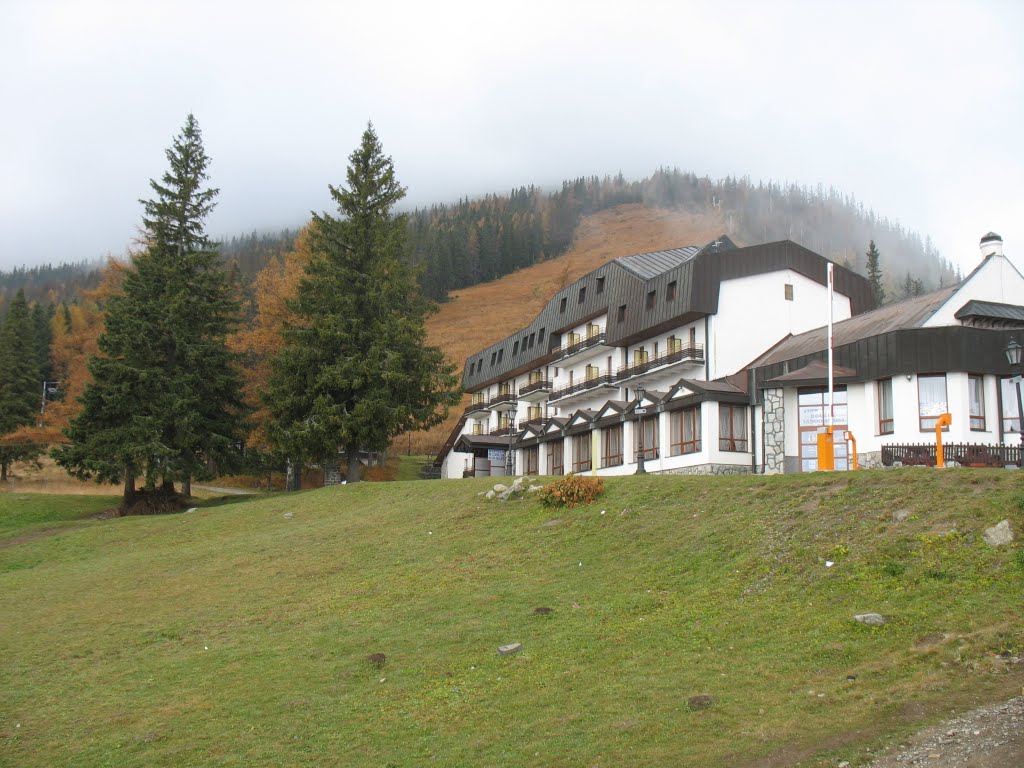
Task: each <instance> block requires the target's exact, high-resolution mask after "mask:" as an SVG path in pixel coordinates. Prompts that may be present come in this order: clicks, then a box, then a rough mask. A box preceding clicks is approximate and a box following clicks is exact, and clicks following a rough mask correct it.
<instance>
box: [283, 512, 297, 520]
mask: <svg viewBox="0 0 1024 768" xmlns="http://www.w3.org/2000/svg"><path fill="white" fill-rule="evenodd" d="M282 517H283V518H284V519H285V520H291V519H292V518H293V517H295V513H294V512H285V513H284V514H283V515H282Z"/></svg>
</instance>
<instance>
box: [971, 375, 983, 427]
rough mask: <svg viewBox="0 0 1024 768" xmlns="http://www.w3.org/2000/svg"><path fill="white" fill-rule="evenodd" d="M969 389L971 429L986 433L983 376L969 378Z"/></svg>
mask: <svg viewBox="0 0 1024 768" xmlns="http://www.w3.org/2000/svg"><path fill="white" fill-rule="evenodd" d="M967 389H968V391H969V394H970V398H971V429H972V430H974V431H975V432H984V431H985V379H984V378H982V377H981V376H968V377H967Z"/></svg>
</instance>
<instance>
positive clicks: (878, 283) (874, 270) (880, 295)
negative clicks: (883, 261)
mask: <svg viewBox="0 0 1024 768" xmlns="http://www.w3.org/2000/svg"><path fill="white" fill-rule="evenodd" d="M879 256H880V254H879V253H878V248H876V247H875V241H874V240H872V241H871V244H870V245H869V246H868V252H867V257H868V263H867V270H868V280H869V281H870V282H871V291H872V293H874V294H875V306H876V307H880V306H882V304H884V303H885V289H884V288H882V267H881V265H880V264H879Z"/></svg>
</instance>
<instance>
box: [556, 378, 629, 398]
mask: <svg viewBox="0 0 1024 768" xmlns="http://www.w3.org/2000/svg"><path fill="white" fill-rule="evenodd" d="M605 389H618V385H617V384H616V383H615V377H614V376H613V375H612V374H610V373H600V374H598V375H597V376H591V377H590V378H589V379H584V380H583V381H579V382H577V383H575V384H570V385H569V386H567V387H561V388H560V389H556V390H554V391H552V392H551V396H550V397H549V398H548V402H549V403H553V402H555V401H556V400H559V401H562V402H564V403H568V402H571V401H573V400H580V399H583V398H584V397H587V396H589V395H591V394H592V393H593V392H595V391H600V390H605Z"/></svg>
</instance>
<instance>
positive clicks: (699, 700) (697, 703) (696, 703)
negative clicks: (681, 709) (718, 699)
mask: <svg viewBox="0 0 1024 768" xmlns="http://www.w3.org/2000/svg"><path fill="white" fill-rule="evenodd" d="M714 703H715V698H714V697H713V696H708V695H707V694H706V693H702V694H700V695H699V696H691V697H690V698H688V699H687V700H686V706H688V707H689V708H690V709H692V710H698V709H707V708H708V707H710V706H711V705H712V704H714Z"/></svg>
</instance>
